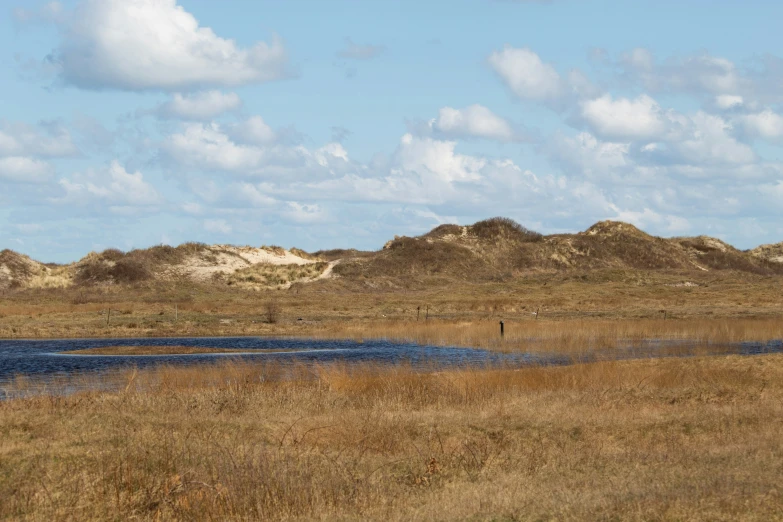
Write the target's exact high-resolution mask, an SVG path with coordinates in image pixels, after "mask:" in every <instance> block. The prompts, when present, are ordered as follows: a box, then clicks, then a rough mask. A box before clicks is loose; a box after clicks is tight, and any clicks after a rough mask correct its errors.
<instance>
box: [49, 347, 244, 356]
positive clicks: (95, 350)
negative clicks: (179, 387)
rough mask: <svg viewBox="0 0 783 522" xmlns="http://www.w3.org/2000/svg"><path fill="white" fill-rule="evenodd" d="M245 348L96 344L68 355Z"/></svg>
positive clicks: (222, 351) (136, 353)
mask: <svg viewBox="0 0 783 522" xmlns="http://www.w3.org/2000/svg"><path fill="white" fill-rule="evenodd" d="M245 351H246V350H241V349H231V348H209V347H202V346H98V347H96V348H85V349H83V350H68V351H67V352H61V353H67V354H68V355H122V356H134V355H196V354H202V353H229V354H230V353H243V352H245Z"/></svg>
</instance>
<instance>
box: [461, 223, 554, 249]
mask: <svg viewBox="0 0 783 522" xmlns="http://www.w3.org/2000/svg"><path fill="white" fill-rule="evenodd" d="M470 231H471V232H472V233H473V235H475V236H476V237H479V238H482V239H501V238H502V239H509V240H516V241H520V242H523V243H535V242H537V241H541V240H542V239H543V238H544V236H543V235H541V234H539V233H538V232H535V231H533V230H530V229H527V228H525V227H523V226H522V225H520V224H519V223H517V222H516V221H514V220H513V219H509V218H504V217H494V218H490V219H485V220H484V221H479V222H478V223H474V224H473V225H471V227H470Z"/></svg>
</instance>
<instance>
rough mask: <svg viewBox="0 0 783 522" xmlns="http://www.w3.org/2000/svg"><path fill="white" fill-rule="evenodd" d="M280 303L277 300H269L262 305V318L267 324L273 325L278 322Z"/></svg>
mask: <svg viewBox="0 0 783 522" xmlns="http://www.w3.org/2000/svg"><path fill="white" fill-rule="evenodd" d="M280 311H281V310H280V303H278V302H277V299H270V300H268V301H267V302H266V304H265V305H264V318H265V319H266V322H267V323H269V324H275V323H277V322H278V321H279V320H280Z"/></svg>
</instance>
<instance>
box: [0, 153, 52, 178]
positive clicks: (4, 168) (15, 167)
mask: <svg viewBox="0 0 783 522" xmlns="http://www.w3.org/2000/svg"><path fill="white" fill-rule="evenodd" d="M53 172H54V169H53V168H52V166H51V165H50V164H49V163H47V162H45V161H41V160H37V159H34V158H26V157H23V156H10V157H7V158H0V181H9V182H13V183H43V182H46V181H49V179H50V178H51V176H52V174H53Z"/></svg>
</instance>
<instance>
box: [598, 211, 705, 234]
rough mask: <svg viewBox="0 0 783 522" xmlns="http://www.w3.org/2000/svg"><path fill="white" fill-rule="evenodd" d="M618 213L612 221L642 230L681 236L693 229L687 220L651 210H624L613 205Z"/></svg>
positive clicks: (612, 217)
mask: <svg viewBox="0 0 783 522" xmlns="http://www.w3.org/2000/svg"><path fill="white" fill-rule="evenodd" d="M611 208H612V210H613V211H614V212H615V213H616V214H615V215H614V216H611V219H615V220H618V221H625V222H627V223H631V224H633V225H635V226H637V227H639V228H641V229H642V230H650V229H651V228H653V227H654V228H655V229H657V230H663V231H666V232H668V233H672V234H681V233H683V232H687V231H688V230H690V229H691V224H690V223H689V222H688V220H687V219H685V218H683V217H680V216H676V215H664V214H660V213H658V212H656V211H654V210H651V209H649V208H645V209H644V210H642V211H634V210H622V209H620V208H618V207H617V206H616V205H611Z"/></svg>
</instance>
